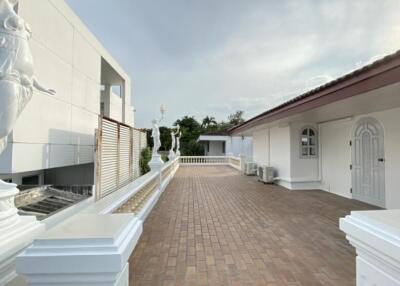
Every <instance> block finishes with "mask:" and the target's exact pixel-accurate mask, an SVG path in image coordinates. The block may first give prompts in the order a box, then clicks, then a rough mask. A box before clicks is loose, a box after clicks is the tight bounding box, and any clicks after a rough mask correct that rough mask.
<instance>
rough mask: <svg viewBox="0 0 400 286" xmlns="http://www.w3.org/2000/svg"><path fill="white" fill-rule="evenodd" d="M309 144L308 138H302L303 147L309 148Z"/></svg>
mask: <svg viewBox="0 0 400 286" xmlns="http://www.w3.org/2000/svg"><path fill="white" fill-rule="evenodd" d="M307 144H308V138H307V137H306V136H302V137H301V145H303V146H307Z"/></svg>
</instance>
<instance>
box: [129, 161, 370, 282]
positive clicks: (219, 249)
mask: <svg viewBox="0 0 400 286" xmlns="http://www.w3.org/2000/svg"><path fill="white" fill-rule="evenodd" d="M370 208H371V207H370V206H368V205H366V204H363V203H360V202H357V201H354V200H348V199H345V198H342V197H338V196H335V195H332V194H329V193H326V192H322V191H288V190H285V189H283V188H281V187H278V186H273V185H264V184H262V183H260V182H257V179H256V178H255V177H246V176H243V175H240V174H239V173H238V172H237V171H236V170H234V169H232V168H230V167H220V166H218V167H212V166H211V167H181V168H180V169H179V170H178V172H177V174H176V176H175V178H174V179H173V180H172V181H171V183H170V185H169V186H168V188H167V189H166V191H165V192H164V194H163V195H162V197H161V198H160V201H159V202H158V204H157V205H156V207H155V208H154V209H153V211H152V212H151V214H150V216H149V217H148V219H147V220H146V222H145V224H144V232H143V235H142V237H141V239H140V242H139V243H138V245H137V247H136V249H135V251H134V253H133V255H132V257H131V259H130V282H131V284H130V285H131V286H136V285H190V286H192V285H304V286H312V285H335V286H339V285H340V286H344V285H355V281H354V279H355V253H354V250H353V248H352V247H351V246H350V245H349V244H348V242H347V241H346V240H345V237H344V234H343V233H342V232H341V231H340V230H339V229H338V219H339V217H343V216H345V215H346V214H348V213H349V211H350V210H358V209H370Z"/></svg>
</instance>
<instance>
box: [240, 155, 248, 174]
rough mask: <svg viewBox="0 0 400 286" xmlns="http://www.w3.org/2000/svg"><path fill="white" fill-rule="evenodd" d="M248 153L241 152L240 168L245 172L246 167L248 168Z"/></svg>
mask: <svg viewBox="0 0 400 286" xmlns="http://www.w3.org/2000/svg"><path fill="white" fill-rule="evenodd" d="M246 161H247V160H246V155H244V154H243V153H242V154H240V170H241V171H242V172H244V171H245V168H246V166H245V165H246Z"/></svg>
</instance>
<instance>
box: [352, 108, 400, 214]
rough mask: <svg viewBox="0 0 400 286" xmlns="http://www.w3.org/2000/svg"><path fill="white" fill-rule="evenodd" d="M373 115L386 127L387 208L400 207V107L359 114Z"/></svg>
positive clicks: (355, 119) (355, 120)
mask: <svg viewBox="0 0 400 286" xmlns="http://www.w3.org/2000/svg"><path fill="white" fill-rule="evenodd" d="M364 116H371V117H373V118H375V119H377V120H378V121H379V122H380V123H381V124H382V126H383V129H384V137H385V138H384V141H385V194H386V199H385V200H386V208H388V209H394V208H400V187H399V186H400V108H395V109H390V110H386V111H381V112H374V113H370V114H365V115H363V116H357V117H356V118H354V122H357V120H359V119H360V118H361V117H364Z"/></svg>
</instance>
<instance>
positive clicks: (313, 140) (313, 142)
mask: <svg viewBox="0 0 400 286" xmlns="http://www.w3.org/2000/svg"><path fill="white" fill-rule="evenodd" d="M309 141H310V144H309V145H310V146H315V145H317V142H316V140H315V137H314V136H313V137H310V140H309Z"/></svg>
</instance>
